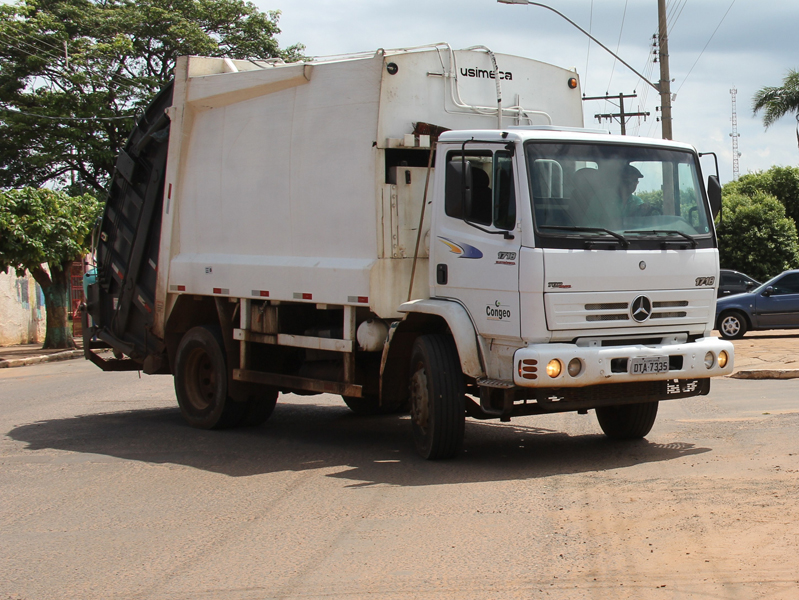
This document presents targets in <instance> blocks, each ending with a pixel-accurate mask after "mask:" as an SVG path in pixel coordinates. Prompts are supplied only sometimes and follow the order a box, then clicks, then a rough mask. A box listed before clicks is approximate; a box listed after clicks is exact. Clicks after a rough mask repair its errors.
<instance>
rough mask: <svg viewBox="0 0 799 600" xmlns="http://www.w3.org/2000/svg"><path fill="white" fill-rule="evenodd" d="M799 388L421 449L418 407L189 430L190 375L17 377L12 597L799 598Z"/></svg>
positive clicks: (487, 433)
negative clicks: (447, 449)
mask: <svg viewBox="0 0 799 600" xmlns="http://www.w3.org/2000/svg"><path fill="white" fill-rule="evenodd" d="M797 392H799V380H795V379H794V380H782V381H748V380H720V381H716V382H714V384H713V390H712V392H711V395H710V396H708V397H702V398H694V399H686V400H673V401H669V402H664V403H661V411H660V415H659V417H658V421H657V423H656V424H655V427H654V429H653V431H652V433H651V434H650V435H649V436H648V438H647V439H646V440H642V441H637V442H632V443H619V442H612V441H609V440H607V439H606V438H605V437H604V436H603V435H602V434H601V433H600V429H599V427H598V425H597V424H596V420H595V417H594V415H593V413H591V414H589V415H587V416H581V415H577V414H565V415H552V416H546V417H527V418H521V419H514V420H513V422H511V423H507V424H503V423H499V422H492V421H488V422H475V421H472V420H469V421H467V429H466V446H465V448H466V451H465V453H464V454H463V455H462V457H460V458H459V459H457V460H454V461H446V462H438V463H431V462H425V461H422V460H421V459H419V458H417V456H416V454H415V452H414V451H413V448H412V442H411V439H410V431H409V427H410V426H409V423H408V420H407V417H401V416H400V417H397V416H391V417H377V418H374V417H370V418H365V417H357V416H355V415H353V414H352V413H351V412H350V411H349V410H348V409H347V408H346V407H345V406H344V404H343V403H342V402H341V401H340V399H338V398H337V397H334V396H313V397H305V398H302V397H296V396H286V397H282V398H281V401H280V402H279V403H278V406H277V408H276V410H275V413H274V415H273V416H272V419H270V421H269V422H268V423H267V424H266V425H264V426H262V427H260V428H256V429H246V430H234V431H223V432H206V431H198V430H193V429H190V428H189V427H188V426H186V425H184V423H183V421H182V419H181V417H180V413H179V411H178V409H177V406H176V403H175V400H174V393H173V390H172V381H171V378H168V377H164V376H160V377H159V376H153V377H148V376H144V375H143V376H142V377H141V378H139V377H138V376H137V374H136V373H132V374H131V373H102V372H100V371H99V370H97V369H96V368H95V367H93V366H92V365H90V364H88V363H84V362H82V361H69V362H66V363H51V364H43V365H37V366H32V367H23V368H17V369H5V370H3V371H2V372H0V431H2V432H3V439H2V441H1V442H0V600H11V599H13V600H33V599H36V600H39V599H50V598H52V599H56V598H57V599H81V600H88V599H95V598H96V599H103V600H107V599H126V600H127V599H151V598H152V599H159V600H160V599H167V600H171V599H186V600H189V599H192V600H202V599H205V598H208V599H221V600H244V599H246V600H250V599H253V600H254V599H259V600H261V599H272V598H310V599H316V598H381V599H382V598H388V599H393V598H403V599H404V598H435V599H438V598H453V599H454V598H457V599H459V600H460V599H469V598H480V599H495V598H542V597H551V598H566V599H571V598H575V599H582V598H590V599H599V598H601V599H602V600H608V599H611V598H612V599H615V598H630V599H648V598H658V599H660V598H663V599H669V600H671V599H676V598H702V599H705V598H708V599H716V598H719V599H738V598H740V599H746V600H749V599H752V598H769V599H772V598H778V599H795V598H797V597H799V555H797V547H799V500H798V499H797V498H798V497H799V494H797V491H799V490H798V489H797V488H798V487H799V485H798V484H797V482H798V481H799V480H798V479H797V473H799V448H797V445H798V444H797V431H799V394H798V393H797Z"/></svg>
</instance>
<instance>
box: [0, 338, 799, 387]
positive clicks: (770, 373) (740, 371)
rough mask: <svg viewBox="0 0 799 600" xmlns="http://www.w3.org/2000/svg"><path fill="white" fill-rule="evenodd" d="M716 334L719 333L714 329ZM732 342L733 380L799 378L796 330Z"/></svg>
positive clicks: (21, 357)
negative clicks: (733, 348)
mask: <svg viewBox="0 0 799 600" xmlns="http://www.w3.org/2000/svg"><path fill="white" fill-rule="evenodd" d="M715 333H716V335H718V332H715ZM75 342H76V343H77V344H78V349H77V350H42V348H41V344H25V345H21V346H3V347H0V369H2V368H4V367H24V366H27V365H34V364H38V363H43V362H50V361H54V360H69V359H72V358H83V350H82V349H81V348H82V347H83V340H82V339H78V338H76V339H75ZM733 344H735V371H734V372H733V374H732V375H731V376H730V377H734V378H736V379H792V378H799V330H790V329H785V330H775V331H754V332H750V333H747V334H746V336H744V337H743V338H742V339H740V340H734V341H733Z"/></svg>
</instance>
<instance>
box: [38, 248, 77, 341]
mask: <svg viewBox="0 0 799 600" xmlns="http://www.w3.org/2000/svg"><path fill="white" fill-rule="evenodd" d="M70 265H71V261H67V262H64V263H61V264H51V265H48V266H49V267H50V275H49V276H48V275H47V272H46V271H45V270H44V269H42V268H37V269H32V270H31V275H33V278H34V279H35V280H36V283H38V284H39V285H40V286H41V288H42V292H43V293H44V310H45V313H46V317H47V331H46V333H45V335H44V345H43V346H42V348H43V349H47V348H65V349H72V348H75V340H74V339H73V338H72V327H71V326H70V323H69V318H68V317H69V267H70Z"/></svg>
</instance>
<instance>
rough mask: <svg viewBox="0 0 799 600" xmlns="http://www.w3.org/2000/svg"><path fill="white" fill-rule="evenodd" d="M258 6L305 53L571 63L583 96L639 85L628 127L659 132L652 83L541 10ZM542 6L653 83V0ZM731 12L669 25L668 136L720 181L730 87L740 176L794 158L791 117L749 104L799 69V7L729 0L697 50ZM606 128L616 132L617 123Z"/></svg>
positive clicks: (331, 3)
mask: <svg viewBox="0 0 799 600" xmlns="http://www.w3.org/2000/svg"><path fill="white" fill-rule="evenodd" d="M256 4H257V5H258V6H259V7H260V8H261V9H263V10H267V9H275V8H278V9H281V10H282V16H281V19H280V27H281V29H282V31H283V33H282V34H281V35H280V37H279V40H280V43H281V45H282V46H287V45H290V44H293V43H297V42H301V43H303V44H305V45H306V46H307V54H309V55H328V54H339V53H349V52H357V51H366V50H375V49H377V48H381V47H383V48H396V47H403V46H414V45H422V44H428V43H433V42H442V41H446V42H449V43H451V44H452V45H453V46H455V47H466V46H471V45H475V44H483V45H486V46H488V47H490V48H492V49H493V50H495V51H497V52H505V53H509V54H518V55H521V56H527V57H530V58H535V59H537V60H542V61H545V62H550V63H553V64H557V65H559V66H563V67H576V68H577V70H578V72H579V73H580V75H581V79H582V80H583V82H584V87H583V91H584V92H585V93H586V94H587V95H603V94H605V93H606V92H608V93H610V94H619V93H620V92H623V93H625V94H628V93H631V92H633V90H636V91H637V93H638V94H639V98H638V100H637V101H636V102H632V101H631V103H630V107H635V108H636V109H638V106H639V105H640V109H641V110H645V111H649V112H650V113H651V114H652V116H651V117H650V119H649V120H647V122H646V123H642V124H641V125H640V127H639V126H638V125H635V124H631V126H630V129H631V130H633V131H635V130H637V131H639V132H640V134H641V135H647V134H650V132H651V134H652V135H655V136H659V135H660V128H659V124H658V123H656V122H655V120H654V119H655V117H656V116H657V114H658V113H657V112H656V110H655V107H656V106H658V105H659V103H660V100H659V96H658V94H657V93H656V92H655V90H653V89H651V88H649V89H647V86H646V85H645V84H643V83H641V82H640V80H639V78H638V77H637V76H635V75H634V74H632V73H630V72H629V71H627V70H626V69H625V68H624V67H623V66H621V65H620V64H619V63H618V62H617V61H616V62H615V65H614V59H613V57H612V56H610V55H608V54H607V53H606V52H605V51H604V50H602V49H601V48H599V47H598V46H597V45H596V44H591V45H590V50H589V43H588V39H587V38H586V37H585V36H584V35H583V34H582V33H580V32H579V31H578V30H577V29H575V28H574V27H573V26H571V25H570V24H569V23H567V22H566V21H564V20H563V19H562V18H560V17H558V16H557V15H555V14H553V13H551V12H550V11H547V10H546V9H542V8H539V7H533V6H520V5H504V4H498V3H496V2H495V1H494V0H424V1H423V0H292V1H291V2H287V3H286V4H284V5H283V6H276V5H275V4H273V3H271V2H270V3H269V4H266V2H264V1H263V0H261V1H259V2H256ZM550 5H551V6H552V7H553V8H556V9H557V10H559V11H561V12H562V13H564V14H566V15H567V16H568V17H569V18H570V19H572V20H573V21H575V22H576V23H577V24H579V25H580V26H581V27H583V28H585V29H589V28H590V30H591V32H592V34H593V35H594V36H595V37H596V38H597V39H599V40H600V41H602V43H603V44H605V45H606V46H608V47H609V48H611V49H612V50H615V49H616V48H617V46H618V48H619V54H620V55H621V56H622V57H623V58H624V60H625V61H627V62H628V63H630V64H631V65H632V66H633V67H634V68H635V69H636V70H638V71H639V72H643V71H644V69H645V68H648V69H650V70H651V74H650V73H649V72H646V74H647V75H649V76H650V79H652V80H655V79H658V78H659V72H658V67H659V65H657V64H656V65H654V68H652V67H653V65H649V66H647V65H648V62H647V58H648V55H649V52H650V49H651V48H650V44H651V41H652V40H651V37H652V34H653V33H655V31H656V30H657V10H656V4H655V3H654V2H647V3H643V2H625V1H622V0H603V2H601V3H600V2H592V1H591V0H560V1H557V0H550ZM670 5H671V3H670ZM592 6H593V19H590V18H589V17H590V15H591V7H592ZM625 6H626V13H625ZM673 6H680V5H679V4H674V5H673ZM729 7H730V2H728V1H726V0H725V1H723V2H720V1H718V0H716V1H712V0H693V1H692V2H689V3H686V4H685V5H684V8H683V10H682V13H681V14H680V15H679V19H677V20H676V22H675V21H674V18H675V17H676V13H674V14H671V13H670V14H671V21H670V22H671V24H672V26H673V27H672V29H671V31H670V39H669V51H670V52H669V54H670V57H669V58H670V66H671V77H672V78H674V79H675V80H676V81H675V82H674V83H673V84H672V86H673V89H672V91H676V90H677V89H679V94H678V97H677V100H676V101H675V103H674V108H673V116H674V134H675V138H677V139H680V140H682V141H687V142H689V143H692V144H694V145H695V146H697V147H698V148H700V149H701V150H706V151H715V152H716V153H718V155H719V159H720V163H721V164H720V169H721V177H722V180H724V181H727V180H729V179H731V177H732V141H731V139H730V136H729V133H730V132H731V116H732V113H731V97H730V89H731V88H732V87H737V89H738V95H737V100H738V103H737V104H738V131H739V133H740V138H739V150H740V152H741V157H740V170H741V173H746V172H748V171H753V170H760V169H767V168H769V167H770V166H771V165H772V164H779V165H795V164H797V163H799V148H797V141H796V133H795V127H796V123H795V121H794V119H793V118H792V117H790V116H787V117H785V118H784V119H782V120H781V121H780V122H779V123H777V124H775V125H774V126H772V127H771V128H770V129H769V130H768V131H767V132H764V131H763V125H762V122H761V120H760V119H759V118H758V117H754V116H752V110H751V98H752V96H753V95H754V93H755V92H756V91H757V90H758V89H759V88H761V87H763V86H766V85H779V84H780V83H781V81H782V78H783V77H784V76H785V73H786V72H787V70H788V69H790V68H799V58H797V55H796V49H795V25H796V23H797V22H799V3H796V2H793V1H791V0H773V1H772V2H762V3H758V5H757V7H754V6H752V5H751V4H749V3H745V2H741V1H740V0H738V1H736V2H735V4H734V5H733V6H732V8H731V10H730V11H729V13H728V15H727V17H726V18H725V19H724V21H723V23H722V24H721V26H720V27H719V28H718V31H716V33H715V35H714V36H713V39H712V41H711V42H710V44H709V45H707V48H706V49H705V50H704V52H702V50H703V48H704V47H705V45H706V44H707V43H708V40H709V39H710V36H711V34H713V31H714V30H715V29H716V27H717V26H718V25H719V21H720V20H721V18H722V16H723V15H724V13H725V11H727V9H728V8H729ZM623 15H624V28H623V29H621V21H622V16H623ZM620 34H621V35H620ZM700 53H701V58H699V57H700ZM697 58H699V61H698V62H697V63H696V65H695V66H694V63H695V62H696V60H697ZM586 67H587V68H586ZM692 67H693V70H692V71H691V69H692ZM689 71H690V75H689ZM611 72H612V75H611ZM686 76H688V79H687V80H686ZM644 100H645V103H643V101H644ZM642 103H643V104H642ZM602 104H603V103H601V102H598V103H597V102H591V103H586V104H585V111H584V112H585V122H586V125H587V126H596V123H597V122H596V120H595V119H594V114H595V113H597V112H607V109H609V108H612V107H606V108H603V107H602ZM625 108H627V106H625ZM614 130H615V131H618V125H615V129H614ZM706 168H707V167H706Z"/></svg>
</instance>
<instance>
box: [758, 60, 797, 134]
mask: <svg viewBox="0 0 799 600" xmlns="http://www.w3.org/2000/svg"><path fill="white" fill-rule="evenodd" d="M752 109H753V110H754V114H757V113H758V111H760V110H761V109H765V111H764V113H763V125H765V126H766V129H768V128H769V126H771V125H773V124H774V123H775V122H776V121H777V120H778V119H779V118H780V117H782V116H784V115H786V114H788V113H796V119H797V121H799V71H795V70H793V69H791V70H789V71H788V74H787V75H786V76H785V79H783V80H782V85H781V86H780V87H764V88H761V89H760V90H758V92H757V93H756V94H755V95H754V97H753V98H752Z"/></svg>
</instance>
